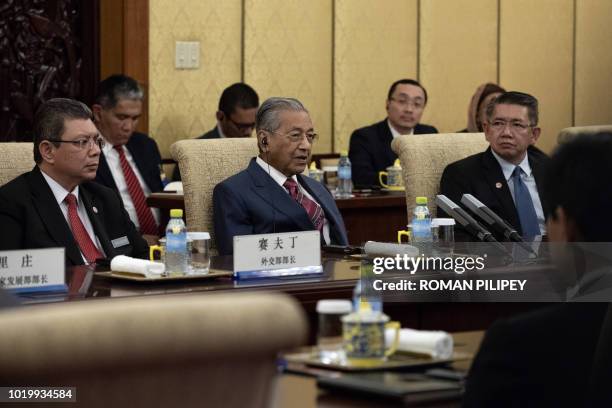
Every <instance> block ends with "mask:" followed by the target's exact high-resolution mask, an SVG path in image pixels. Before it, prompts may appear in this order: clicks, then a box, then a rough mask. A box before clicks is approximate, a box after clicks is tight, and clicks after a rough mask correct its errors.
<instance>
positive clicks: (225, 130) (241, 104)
mask: <svg viewBox="0 0 612 408" xmlns="http://www.w3.org/2000/svg"><path fill="white" fill-rule="evenodd" d="M258 107H259V97H258V96H257V92H255V90H254V89H253V88H251V87H250V86H248V85H247V84H245V83H242V82H238V83H235V84H233V85H230V86H228V87H227V88H225V89H224V90H223V93H222V94H221V98H220V99H219V110H218V111H217V113H216V117H217V125H216V126H215V127H214V128H212V129H211V130H209V131H208V132H206V133H204V134H203V135H202V136H200V137H198V139H219V138H224V137H251V135H252V134H253V129H255V113H256V112H257V108H258ZM172 180H174V181H180V180H181V172H180V171H179V167H178V165H177V166H176V167H175V168H174V172H173V173H172Z"/></svg>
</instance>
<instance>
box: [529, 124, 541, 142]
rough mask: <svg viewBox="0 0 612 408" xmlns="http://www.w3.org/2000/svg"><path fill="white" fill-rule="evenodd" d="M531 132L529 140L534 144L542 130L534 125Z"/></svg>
mask: <svg viewBox="0 0 612 408" xmlns="http://www.w3.org/2000/svg"><path fill="white" fill-rule="evenodd" d="M531 132H532V134H533V141H532V142H531V144H535V143H536V142H537V141H538V139H539V138H540V133H541V132H542V129H540V128H539V127H534V128H533V129H532V130H531Z"/></svg>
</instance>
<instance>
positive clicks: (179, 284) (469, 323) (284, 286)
mask: <svg viewBox="0 0 612 408" xmlns="http://www.w3.org/2000/svg"><path fill="white" fill-rule="evenodd" d="M362 262H363V259H362V258H361V255H341V254H334V253H326V252H324V253H323V254H322V266H323V273H322V274H321V275H320V276H311V277H305V278H284V279H276V280H265V279H264V280H245V281H238V280H234V279H233V278H232V276H231V270H232V266H233V259H232V257H231V256H216V257H213V258H212V261H211V271H215V272H221V273H225V275H224V276H219V277H212V276H211V277H207V276H206V275H205V276H202V277H200V278H185V279H170V280H167V279H160V280H156V281H131V280H125V279H117V278H115V277H109V276H108V268H107V267H106V268H104V267H98V268H97V269H94V268H93V267H90V266H77V267H71V268H68V269H67V271H66V282H67V283H68V284H69V287H70V290H69V292H68V293H60V294H57V293H56V294H48V295H47V294H44V293H37V294H33V295H30V296H29V297H26V298H24V299H25V303H40V302H58V301H61V302H79V301H87V300H91V299H98V298H120V297H127V296H168V295H172V294H186V293H191V294H194V295H206V294H209V293H221V292H223V293H227V292H228V291H231V292H243V291H280V292H284V293H286V294H289V295H291V296H293V297H294V298H295V299H296V300H297V301H298V302H299V303H300V304H301V305H302V306H303V308H304V310H305V311H306V314H307V316H308V319H309V323H310V328H311V331H310V339H311V341H314V338H315V335H316V333H315V329H316V327H317V314H316V304H317V302H318V301H319V300H321V299H352V296H353V290H354V288H355V285H356V283H357V281H358V279H359V277H360V269H361V265H362ZM496 273H502V274H503V273H512V274H514V275H516V276H519V275H520V276H533V277H536V276H547V275H550V267H548V266H542V265H532V266H526V267H520V268H519V269H517V270H514V269H513V268H511V267H508V266H499V267H495V268H491V269H489V270H487V271H486V274H487V275H489V276H495V274H496ZM421 277H423V275H421V276H419V275H418V274H416V275H412V276H408V277H398V278H397V279H406V278H407V279H419V278H421ZM384 300H385V305H384V311H385V313H386V314H388V315H389V316H390V317H391V319H393V320H397V321H399V322H400V323H401V324H402V326H403V327H412V328H416V329H423V330H445V331H449V332H458V331H469V330H483V329H486V328H487V327H488V326H489V325H490V324H491V323H492V322H493V321H494V320H496V319H497V318H499V317H503V316H509V315H513V314H516V313H519V312H523V311H528V310H532V309H533V308H534V307H538V306H539V305H542V304H544V303H524V302H516V301H513V299H508V301H503V302H488V303H486V304H483V303H480V302H474V301H461V299H455V298H452V297H446V298H442V297H438V296H437V295H431V294H427V295H422V294H421V295H419V294H418V293H411V294H410V297H409V298H406V297H404V298H400V299H393V298H389V301H387V298H385V299H384Z"/></svg>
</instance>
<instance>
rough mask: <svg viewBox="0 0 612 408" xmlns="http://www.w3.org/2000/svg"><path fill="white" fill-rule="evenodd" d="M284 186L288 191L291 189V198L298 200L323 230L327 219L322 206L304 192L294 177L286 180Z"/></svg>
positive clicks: (316, 226) (318, 227)
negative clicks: (324, 221)
mask: <svg viewBox="0 0 612 408" xmlns="http://www.w3.org/2000/svg"><path fill="white" fill-rule="evenodd" d="M283 186H284V187H285V188H286V189H287V191H289V195H290V196H291V198H293V199H294V200H295V201H297V203H298V204H299V205H301V206H302V207H303V208H304V210H306V213H307V214H308V217H309V218H310V220H311V221H312V224H313V225H314V226H315V228H316V229H318V230H319V231H321V230H322V229H323V220H324V219H325V214H324V213H323V209H322V208H321V206H320V205H319V204H318V203H317V202H315V201H313V200H311V199H310V198H308V197H307V196H306V195H305V194H303V193H302V192H301V191H300V189H299V187H298V185H297V183H296V182H295V180H293V179H292V178H288V179H287V180H285V183H284V184H283Z"/></svg>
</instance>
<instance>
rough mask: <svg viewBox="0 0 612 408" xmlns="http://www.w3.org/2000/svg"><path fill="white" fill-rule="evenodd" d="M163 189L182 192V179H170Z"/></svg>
mask: <svg viewBox="0 0 612 408" xmlns="http://www.w3.org/2000/svg"><path fill="white" fill-rule="evenodd" d="M164 191H176V192H177V194H183V182H182V181H171V182H170V183H168V184H166V187H164Z"/></svg>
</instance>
